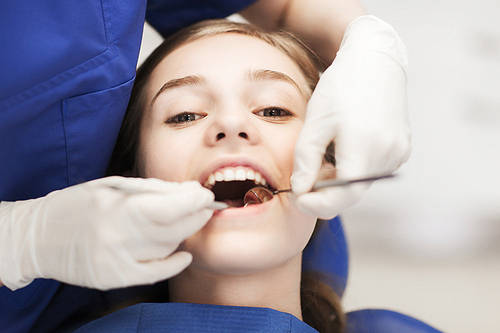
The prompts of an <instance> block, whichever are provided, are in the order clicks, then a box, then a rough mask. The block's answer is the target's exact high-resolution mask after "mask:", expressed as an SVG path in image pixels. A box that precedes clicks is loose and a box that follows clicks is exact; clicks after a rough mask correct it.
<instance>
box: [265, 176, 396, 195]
mask: <svg viewBox="0 0 500 333" xmlns="http://www.w3.org/2000/svg"><path fill="white" fill-rule="evenodd" d="M394 177H396V175H395V174H393V173H386V174H381V175H373V176H369V177H363V178H355V179H325V180H320V181H317V182H316V183H315V184H314V185H313V187H312V189H311V192H313V191H317V190H319V189H322V188H325V187H337V186H346V185H351V184H354V183H364V182H371V181H374V180H379V179H385V178H394ZM291 191H292V189H291V188H287V189H284V190H275V191H273V195H274V194H278V193H282V192H291Z"/></svg>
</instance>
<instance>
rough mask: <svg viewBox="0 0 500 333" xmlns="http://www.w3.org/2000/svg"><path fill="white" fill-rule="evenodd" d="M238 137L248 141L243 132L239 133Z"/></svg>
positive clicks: (246, 135)
mask: <svg viewBox="0 0 500 333" xmlns="http://www.w3.org/2000/svg"><path fill="white" fill-rule="evenodd" d="M238 135H239V136H240V137H242V138H243V139H248V134H246V133H245V132H240V133H239V134H238Z"/></svg>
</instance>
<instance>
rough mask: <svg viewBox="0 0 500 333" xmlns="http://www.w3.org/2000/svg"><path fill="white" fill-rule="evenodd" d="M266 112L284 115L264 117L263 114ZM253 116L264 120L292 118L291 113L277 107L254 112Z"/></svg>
mask: <svg viewBox="0 0 500 333" xmlns="http://www.w3.org/2000/svg"><path fill="white" fill-rule="evenodd" d="M266 111H279V112H280V113H284V114H281V115H268V116H266V115H265V114H264V113H265V112H266ZM254 114H256V115H258V116H260V117H265V118H272V119H282V118H288V117H291V116H293V113H292V112H290V111H288V110H286V109H283V108H280V107H277V106H271V107H268V108H264V109H261V110H259V111H257V112H254Z"/></svg>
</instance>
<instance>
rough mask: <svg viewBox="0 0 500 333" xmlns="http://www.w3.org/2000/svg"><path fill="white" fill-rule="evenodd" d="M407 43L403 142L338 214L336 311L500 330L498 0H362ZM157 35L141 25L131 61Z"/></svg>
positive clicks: (450, 328)
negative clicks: (340, 243) (391, 169)
mask: <svg viewBox="0 0 500 333" xmlns="http://www.w3.org/2000/svg"><path fill="white" fill-rule="evenodd" d="M363 3H364V4H365V5H366V7H367V8H368V10H369V12H370V13H372V14H374V15H376V16H378V17H380V18H382V19H384V20H386V21H387V22H389V23H391V24H392V25H393V26H394V27H395V28H396V30H397V31H398V32H399V33H400V35H401V37H402V38H403V40H404V41H405V43H406V45H407V48H408V53H409V61H410V62H409V64H410V66H409V72H408V78H409V81H408V92H409V112H410V119H411V125H412V129H413V152H412V156H411V157H410V160H409V161H408V163H406V164H405V165H404V166H403V167H402V168H401V170H400V172H399V173H400V175H401V176H400V177H399V178H398V179H396V180H391V181H387V182H379V183H376V184H374V185H373V186H372V188H371V189H370V190H369V192H368V193H367V195H366V196H365V197H364V198H363V200H362V201H361V202H360V203H359V204H357V205H356V206H354V207H353V208H351V209H349V210H348V211H346V212H345V213H344V214H343V221H344V226H345V229H346V234H347V238H348V241H349V246H350V273H349V274H350V275H349V282H348V287H347V291H346V294H345V296H344V298H343V304H344V307H345V309H346V310H348V311H349V310H355V309H360V308H369V307H372V308H387V309H392V310H397V311H400V312H403V313H406V314H409V315H412V316H414V317H417V318H419V319H421V320H423V321H425V322H427V323H429V324H431V325H433V326H435V327H437V328H438V329H441V330H443V331H445V332H457V333H461V332H463V333H470V332H481V333H488V332H491V333H498V332H500V286H499V284H500V2H498V0H477V1H466V0H441V1H439V0H432V1H431V0H421V1H408V0H364V1H363ZM159 43H161V38H160V37H159V36H158V35H157V34H156V33H155V32H154V31H153V30H152V29H151V28H150V27H149V26H146V29H145V32H144V40H143V46H142V49H141V55H140V60H139V61H140V62H142V60H143V59H144V58H145V57H146V56H147V55H148V54H149V53H150V52H151V51H152V50H153V49H154V48H155V47H156V46H157V45H158V44H159Z"/></svg>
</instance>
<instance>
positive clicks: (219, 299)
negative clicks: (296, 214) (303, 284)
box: [168, 254, 302, 320]
mask: <svg viewBox="0 0 500 333" xmlns="http://www.w3.org/2000/svg"><path fill="white" fill-rule="evenodd" d="M301 267H302V255H301V254H299V255H297V256H296V257H294V258H292V259H291V260H290V261H288V262H286V263H284V264H283V265H281V266H279V267H273V268H271V269H268V270H261V271H258V272H253V273H248V274H244V275H234V274H224V273H218V272H209V271H207V270H203V269H202V268H200V267H199V266H196V265H195V264H192V265H191V266H189V267H188V268H187V269H186V270H184V271H183V272H182V273H181V274H179V275H177V276H175V277H173V278H171V279H170V280H169V283H168V288H169V298H170V301H171V302H182V303H199V304H214V305H235V306H250V307H266V308H272V309H274V310H278V311H282V312H287V313H290V314H292V315H294V316H295V317H297V318H298V319H301V320H302V311H301V307H300V276H301Z"/></svg>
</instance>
